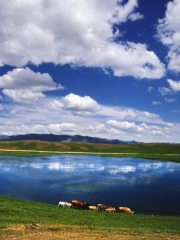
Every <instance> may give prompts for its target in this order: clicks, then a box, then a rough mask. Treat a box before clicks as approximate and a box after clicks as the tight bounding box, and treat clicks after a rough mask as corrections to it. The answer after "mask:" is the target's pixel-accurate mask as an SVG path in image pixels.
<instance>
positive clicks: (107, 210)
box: [106, 207, 116, 213]
mask: <svg viewBox="0 0 180 240" xmlns="http://www.w3.org/2000/svg"><path fill="white" fill-rule="evenodd" d="M106 212H113V213H114V212H116V209H115V208H114V207H107V208H106Z"/></svg>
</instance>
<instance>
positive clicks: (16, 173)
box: [0, 155, 180, 215]
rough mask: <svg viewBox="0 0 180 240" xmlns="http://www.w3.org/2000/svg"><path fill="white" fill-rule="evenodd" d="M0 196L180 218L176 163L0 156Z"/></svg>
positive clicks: (179, 179) (179, 181) (179, 174)
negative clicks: (123, 208)
mask: <svg viewBox="0 0 180 240" xmlns="http://www.w3.org/2000/svg"><path fill="white" fill-rule="evenodd" d="M0 194H3V195H8V196H13V197H17V198H19V199H25V200H30V201H39V202H46V203H53V204H57V203H58V201H68V202H71V200H73V199H77V200H82V201H86V202H90V203H91V204H92V205H96V204H98V203H104V204H106V205H110V206H114V207H116V208H118V207H119V206H127V207H130V208H132V210H134V211H135V213H145V214H162V215H180V164H179V163H173V162H161V161H150V160H144V159H132V158H108V157H107V158H103V157H99V156H82V155H78V156H76V155H63V156H48V157H4V156H1V157H0Z"/></svg>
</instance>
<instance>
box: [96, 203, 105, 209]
mask: <svg viewBox="0 0 180 240" xmlns="http://www.w3.org/2000/svg"><path fill="white" fill-rule="evenodd" d="M97 207H98V208H99V210H100V211H105V210H106V208H107V206H106V205H104V204H102V203H100V204H98V205H97Z"/></svg>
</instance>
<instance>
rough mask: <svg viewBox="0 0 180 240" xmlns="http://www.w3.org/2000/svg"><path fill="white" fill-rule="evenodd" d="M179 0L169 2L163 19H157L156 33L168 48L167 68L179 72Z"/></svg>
mask: <svg viewBox="0 0 180 240" xmlns="http://www.w3.org/2000/svg"><path fill="white" fill-rule="evenodd" d="M179 13H180V0H174V1H172V2H169V3H168V5H167V10H166V14H165V18H164V19H160V20H159V25H158V28H157V29H158V35H159V38H160V40H161V41H162V43H163V44H164V45H166V46H167V47H168V49H169V52H168V55H167V57H168V60H169V65H168V68H169V69H170V70H173V71H176V72H180V51H179V49H180V25H179V22H180V14H179Z"/></svg>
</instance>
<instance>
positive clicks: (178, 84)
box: [167, 79, 180, 92]
mask: <svg viewBox="0 0 180 240" xmlns="http://www.w3.org/2000/svg"><path fill="white" fill-rule="evenodd" d="M167 81H168V83H169V85H170V87H171V88H172V89H173V90H174V91H175V92H178V91H180V82H177V81H173V80H171V79H167Z"/></svg>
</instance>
